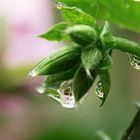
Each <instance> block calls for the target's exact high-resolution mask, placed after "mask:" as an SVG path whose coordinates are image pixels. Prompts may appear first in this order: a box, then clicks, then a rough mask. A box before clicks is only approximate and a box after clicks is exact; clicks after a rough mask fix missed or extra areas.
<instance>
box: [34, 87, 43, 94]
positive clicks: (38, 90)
mask: <svg viewBox="0 0 140 140" xmlns="http://www.w3.org/2000/svg"><path fill="white" fill-rule="evenodd" d="M36 91H37V92H38V93H40V94H43V93H45V88H44V87H43V86H41V87H38V88H36Z"/></svg>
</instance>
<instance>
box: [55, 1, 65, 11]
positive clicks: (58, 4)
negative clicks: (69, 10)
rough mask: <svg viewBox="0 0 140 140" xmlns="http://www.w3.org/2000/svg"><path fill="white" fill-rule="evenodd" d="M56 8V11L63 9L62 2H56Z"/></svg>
mask: <svg viewBox="0 0 140 140" xmlns="http://www.w3.org/2000/svg"><path fill="white" fill-rule="evenodd" d="M56 7H57V9H62V8H63V7H64V4H63V3H62V2H58V3H57V5H56Z"/></svg>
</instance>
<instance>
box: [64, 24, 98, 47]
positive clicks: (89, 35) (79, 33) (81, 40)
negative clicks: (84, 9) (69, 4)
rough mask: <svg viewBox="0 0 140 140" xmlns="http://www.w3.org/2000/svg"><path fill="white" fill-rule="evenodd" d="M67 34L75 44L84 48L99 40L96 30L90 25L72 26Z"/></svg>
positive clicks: (67, 30)
mask: <svg viewBox="0 0 140 140" xmlns="http://www.w3.org/2000/svg"><path fill="white" fill-rule="evenodd" d="M65 32H66V33H67V34H69V35H70V37H71V38H72V40H73V41H74V42H76V43H78V44H80V45H82V46H84V47H85V46H87V45H88V44H91V43H92V42H95V41H96V38H97V33H96V31H95V30H94V28H92V27H90V26H88V25H74V26H70V27H69V28H67V29H66V31H65Z"/></svg>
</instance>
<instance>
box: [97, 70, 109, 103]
mask: <svg viewBox="0 0 140 140" xmlns="http://www.w3.org/2000/svg"><path fill="white" fill-rule="evenodd" d="M99 76H100V81H101V84H102V90H103V93H104V94H103V98H101V100H102V103H101V105H100V106H102V105H103V104H104V103H105V100H106V98H107V96H108V94H109V91H110V84H111V80H110V75H109V71H108V70H104V71H99Z"/></svg>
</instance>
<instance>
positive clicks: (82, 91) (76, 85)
mask: <svg viewBox="0 0 140 140" xmlns="http://www.w3.org/2000/svg"><path fill="white" fill-rule="evenodd" d="M95 78H96V72H95V71H92V79H91V78H90V77H89V76H88V75H87V73H86V71H85V69H84V68H83V67H79V69H78V70H77V72H76V74H75V77H74V80H73V85H72V89H73V94H74V97H75V100H76V102H78V101H80V99H81V98H82V97H83V96H84V95H86V93H87V92H88V91H89V89H90V87H91V86H92V84H93V82H94V80H95Z"/></svg>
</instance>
